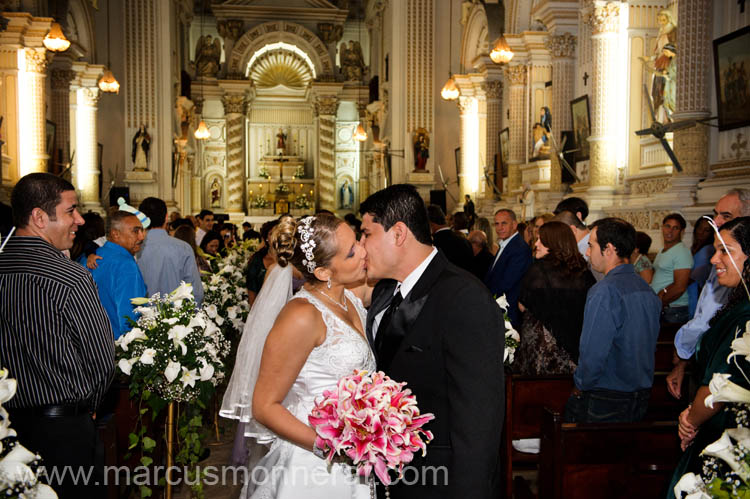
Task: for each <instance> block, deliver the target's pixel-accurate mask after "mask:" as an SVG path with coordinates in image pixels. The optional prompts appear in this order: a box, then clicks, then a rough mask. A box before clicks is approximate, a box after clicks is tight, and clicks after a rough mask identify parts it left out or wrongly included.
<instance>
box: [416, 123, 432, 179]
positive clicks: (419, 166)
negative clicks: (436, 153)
mask: <svg viewBox="0 0 750 499" xmlns="http://www.w3.org/2000/svg"><path fill="white" fill-rule="evenodd" d="M429 157H430V135H429V134H428V133H427V130H425V129H424V128H418V129H417V130H416V132H415V135H414V170H415V171H421V172H423V171H425V169H426V168H427V158H429Z"/></svg>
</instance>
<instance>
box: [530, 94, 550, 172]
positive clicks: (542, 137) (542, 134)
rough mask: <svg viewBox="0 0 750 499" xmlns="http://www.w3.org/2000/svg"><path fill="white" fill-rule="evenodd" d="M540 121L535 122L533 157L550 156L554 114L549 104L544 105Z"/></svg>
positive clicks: (543, 157) (542, 157) (544, 157)
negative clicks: (550, 110) (550, 136)
mask: <svg viewBox="0 0 750 499" xmlns="http://www.w3.org/2000/svg"><path fill="white" fill-rule="evenodd" d="M539 111H540V114H539V121H538V122H537V123H534V152H533V153H532V154H531V159H546V158H549V134H550V132H551V131H552V115H551V114H550V112H549V108H548V107H547V106H544V107H542V108H541V109H540V110H539Z"/></svg>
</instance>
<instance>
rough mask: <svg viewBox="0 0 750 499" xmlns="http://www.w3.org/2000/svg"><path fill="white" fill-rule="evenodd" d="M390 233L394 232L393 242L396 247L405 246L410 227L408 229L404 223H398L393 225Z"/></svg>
mask: <svg viewBox="0 0 750 499" xmlns="http://www.w3.org/2000/svg"><path fill="white" fill-rule="evenodd" d="M389 232H392V234H393V242H394V243H395V244H396V246H403V245H404V243H405V242H406V239H407V236H408V235H409V227H407V226H406V224H405V223H404V222H396V223H395V224H393V226H392V227H391V229H390V231H389Z"/></svg>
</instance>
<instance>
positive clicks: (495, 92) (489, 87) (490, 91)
mask: <svg viewBox="0 0 750 499" xmlns="http://www.w3.org/2000/svg"><path fill="white" fill-rule="evenodd" d="M482 90H483V91H484V95H485V96H486V97H487V98H488V99H499V98H500V97H502V96H503V82H502V81H500V80H489V81H485V82H482Z"/></svg>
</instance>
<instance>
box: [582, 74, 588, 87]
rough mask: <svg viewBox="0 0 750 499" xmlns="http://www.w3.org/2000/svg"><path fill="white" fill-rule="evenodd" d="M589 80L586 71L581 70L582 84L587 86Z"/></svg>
mask: <svg viewBox="0 0 750 499" xmlns="http://www.w3.org/2000/svg"><path fill="white" fill-rule="evenodd" d="M588 82H589V74H588V73H587V72H585V71H584V72H583V86H587V85H588Z"/></svg>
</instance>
